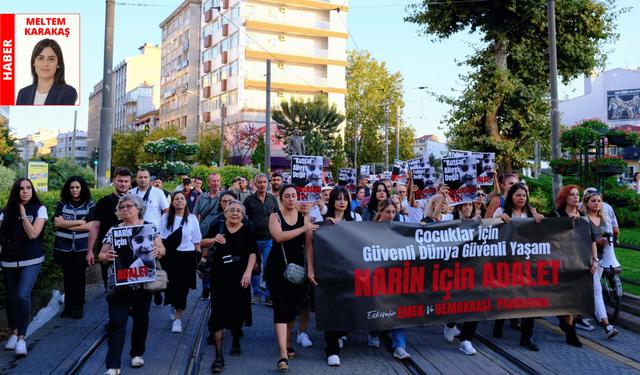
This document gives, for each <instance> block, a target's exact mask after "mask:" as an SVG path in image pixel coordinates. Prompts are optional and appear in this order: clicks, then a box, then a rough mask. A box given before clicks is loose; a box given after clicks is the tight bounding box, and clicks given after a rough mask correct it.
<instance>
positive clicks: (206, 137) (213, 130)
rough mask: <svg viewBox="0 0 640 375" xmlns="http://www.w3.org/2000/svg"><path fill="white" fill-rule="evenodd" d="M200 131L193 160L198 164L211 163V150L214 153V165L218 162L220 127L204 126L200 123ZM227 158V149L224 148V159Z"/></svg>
mask: <svg viewBox="0 0 640 375" xmlns="http://www.w3.org/2000/svg"><path fill="white" fill-rule="evenodd" d="M201 128H202V129H203V131H202V133H200V135H199V136H198V138H197V140H196V143H197V144H198V146H199V147H200V148H199V149H198V152H197V153H196V154H195V161H196V162H198V164H200V165H211V161H212V160H211V152H214V153H215V160H214V161H215V162H216V165H217V164H218V163H219V162H220V127H219V126H217V125H209V126H206V125H204V124H201ZM227 158H229V151H228V150H227V149H226V148H225V149H224V157H223V159H224V160H227Z"/></svg>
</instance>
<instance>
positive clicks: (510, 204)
mask: <svg viewBox="0 0 640 375" xmlns="http://www.w3.org/2000/svg"><path fill="white" fill-rule="evenodd" d="M493 217H494V218H501V219H502V220H503V221H504V222H505V223H510V222H511V219H512V218H534V219H535V221H536V223H539V222H540V220H542V219H543V216H542V215H540V214H537V213H536V212H535V210H534V209H533V207H531V203H529V191H528V190H527V187H526V186H525V185H524V184H519V183H518V184H515V185H513V186H511V188H509V191H508V192H507V197H506V198H505V200H504V206H503V207H498V208H497V209H496V210H495V212H494V213H493ZM521 324H522V328H521V331H520V345H521V346H526V347H527V348H528V349H529V350H532V351H535V352H537V351H538V350H540V348H539V347H538V345H536V344H535V343H534V342H533V338H532V336H533V318H522V319H521ZM503 325H504V319H499V320H496V322H495V325H494V327H493V335H494V336H495V337H498V338H500V337H502V327H503Z"/></svg>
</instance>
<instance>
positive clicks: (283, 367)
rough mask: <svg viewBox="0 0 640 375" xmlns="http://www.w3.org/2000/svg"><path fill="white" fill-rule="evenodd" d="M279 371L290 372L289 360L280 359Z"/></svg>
mask: <svg viewBox="0 0 640 375" xmlns="http://www.w3.org/2000/svg"><path fill="white" fill-rule="evenodd" d="M278 371H280V372H286V371H289V360H288V359H286V358H280V360H279V361H278Z"/></svg>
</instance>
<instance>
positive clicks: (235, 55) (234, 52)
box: [229, 47, 240, 61]
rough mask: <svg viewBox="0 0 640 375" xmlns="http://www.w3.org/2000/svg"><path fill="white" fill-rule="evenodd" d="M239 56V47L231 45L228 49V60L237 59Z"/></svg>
mask: <svg viewBox="0 0 640 375" xmlns="http://www.w3.org/2000/svg"><path fill="white" fill-rule="evenodd" d="M239 56H240V48H238V47H233V48H231V49H230V50H229V61H235V60H238V57H239Z"/></svg>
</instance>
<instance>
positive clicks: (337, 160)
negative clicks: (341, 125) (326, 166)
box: [331, 133, 347, 182]
mask: <svg viewBox="0 0 640 375" xmlns="http://www.w3.org/2000/svg"><path fill="white" fill-rule="evenodd" d="M334 144H335V152H334V154H333V156H332V157H331V173H332V175H333V178H334V181H336V182H337V181H338V169H340V168H346V167H347V160H346V159H347V154H346V153H345V151H344V142H343V141H342V135H340V133H338V134H337V135H336V139H335V142H334Z"/></svg>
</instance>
